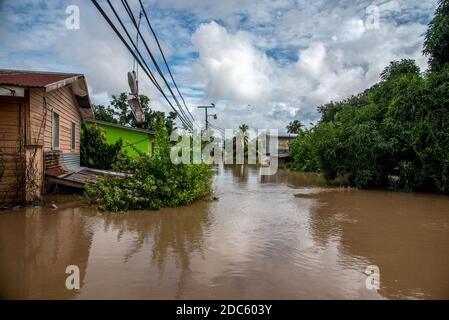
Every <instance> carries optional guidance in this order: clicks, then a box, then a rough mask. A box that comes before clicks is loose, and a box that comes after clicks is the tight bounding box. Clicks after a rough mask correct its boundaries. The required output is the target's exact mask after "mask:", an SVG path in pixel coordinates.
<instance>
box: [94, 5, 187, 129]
mask: <svg viewBox="0 0 449 320" xmlns="http://www.w3.org/2000/svg"><path fill="white" fill-rule="evenodd" d="M91 1H92V3H93V4H94V5H95V7H96V8H97V10H98V11H99V12H100V14H101V15H102V16H103V18H104V19H105V20H106V22H107V23H108V24H109V26H110V27H111V28H112V30H113V31H114V32H115V34H116V35H117V36H118V37H119V38H120V40H121V41H122V43H123V44H124V45H125V46H126V48H127V49H128V51H129V52H130V53H131V54H132V56H133V57H134V59H136V61H137V62H138V63H139V65H140V67H141V68H142V70H143V71H144V72H145V74H146V75H147V76H148V78H149V79H150V80H151V82H152V83H153V84H154V85H155V87H156V88H157V89H158V90H159V92H160V93H161V94H162V95H163V97H164V98H165V100H166V101H167V103H168V104H169V105H170V107H171V108H172V109H173V111H174V112H175V113H176V114H177V115H178V116H179V118H180V120H181V122H182V123H183V125H184V126H185V127H186V128H190V127H191V126H190V124H189V123H188V122H186V121H185V120H184V118H183V117H182V116H181V115H180V114H179V112H178V111H177V110H176V108H174V106H173V105H172V103H171V101H170V100H169V99H168V97H167V96H166V94H165V92H164V91H163V90H162V88H161V87H160V86H159V84H158V83H157V81H156V79H155V78H154V76H153V74H152V72H151V69H150V68H149V67H148V65H147V63H146V62H145V59H143V57H142V55H141V53H140V51H139V50H138V49H137V48H136V45H135V44H134V42H133V41H132V39H131V37H130V36H129V33H128V32H127V29H126V28H125V27H124V25H123V23H121V25H122V28H124V30H125V33H127V35H128V37H129V38H130V39H131V40H130V42H131V43H132V44H133V47H134V49H135V50H136V51H137V52H138V54H139V56H140V57H141V59H142V61H140V60H139V58H138V57H137V54H136V53H135V52H134V51H133V50H132V48H131V47H130V46H129V44H128V42H127V41H126V40H125V39H124V38H123V36H122V34H121V33H120V32H119V31H118V29H117V28H116V26H115V25H114V23H113V22H112V21H111V19H110V18H109V17H108V15H107V14H106V13H105V11H104V10H103V8H102V7H101V6H100V5H99V4H98V2H97V0H91ZM109 4H110V2H109ZM110 5H111V6H112V4H110ZM112 8H113V6H112ZM117 16H118V15H117ZM144 65H145V66H146V67H147V68H148V69H146V68H145V67H144Z"/></svg>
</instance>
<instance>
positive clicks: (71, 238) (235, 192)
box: [0, 166, 449, 299]
mask: <svg viewBox="0 0 449 320" xmlns="http://www.w3.org/2000/svg"><path fill="white" fill-rule="evenodd" d="M214 190H215V194H216V195H217V196H218V197H219V200H218V201H206V200H200V201H197V202H195V203H193V204H192V205H189V206H186V207H182V208H176V209H162V210H159V211H133V212H129V213H127V214H107V213H99V212H97V211H96V209H95V208H88V207H86V206H85V205H84V204H83V199H82V198H81V197H80V196H67V195H59V196H54V198H52V199H53V200H54V201H55V202H56V204H57V206H58V209H57V210H52V209H50V208H26V209H20V210H16V211H12V212H0V297H1V298H6V299H98V298H105V299H122V298H123V299H231V298H232V299H306V298H319V299H331V298H336V299H405V298H406V299H408V298H413V299H449V197H445V196H438V195H430V194H417V193H410V194H407V193H393V192H386V191H361V190H344V189H328V188H325V185H324V182H323V181H322V180H321V179H320V177H318V176H317V175H313V174H301V173H291V172H286V171H283V170H280V171H279V172H278V174H277V175H275V176H271V177H261V176H259V171H258V169H257V168H256V167H248V166H230V167H220V168H217V173H216V175H215V177H214ZM68 265H76V266H78V267H79V270H80V286H81V288H80V289H79V290H68V289H66V287H65V281H66V277H67V276H68V275H67V274H66V273H65V270H66V267H67V266H68ZM370 265H374V266H377V267H378V268H379V272H380V273H379V288H378V289H376V288H373V287H371V289H369V288H367V285H366V280H367V275H366V274H365V270H366V268H367V266H370Z"/></svg>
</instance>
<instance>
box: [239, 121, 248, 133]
mask: <svg viewBox="0 0 449 320" xmlns="http://www.w3.org/2000/svg"><path fill="white" fill-rule="evenodd" d="M239 130H240V131H242V132H243V133H246V132H247V131H248V130H249V127H248V125H247V124H245V123H243V124H241V125H240V126H239Z"/></svg>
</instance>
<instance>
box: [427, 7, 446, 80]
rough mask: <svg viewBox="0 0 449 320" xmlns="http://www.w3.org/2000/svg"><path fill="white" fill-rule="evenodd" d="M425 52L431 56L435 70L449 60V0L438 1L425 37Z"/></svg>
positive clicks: (430, 59)
mask: <svg viewBox="0 0 449 320" xmlns="http://www.w3.org/2000/svg"><path fill="white" fill-rule="evenodd" d="M423 53H424V54H425V55H427V56H429V65H430V69H431V70H433V71H438V70H441V69H442V68H443V67H444V65H446V64H447V63H448V62H449V0H439V2H438V7H437V9H436V11H435V16H434V18H433V20H432V21H431V22H430V24H429V28H428V30H427V33H426V37H425V39H424V50H423Z"/></svg>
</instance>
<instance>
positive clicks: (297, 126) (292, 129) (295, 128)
mask: <svg viewBox="0 0 449 320" xmlns="http://www.w3.org/2000/svg"><path fill="white" fill-rule="evenodd" d="M302 127H303V125H302V123H301V121H299V120H293V121H290V123H289V124H288V125H287V133H296V134H297V133H300V132H301V131H302Z"/></svg>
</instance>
